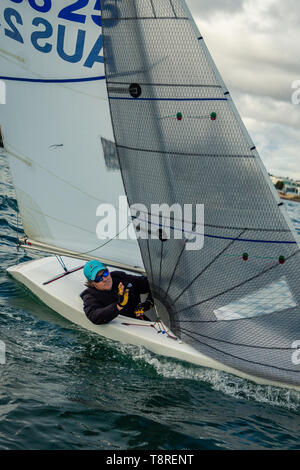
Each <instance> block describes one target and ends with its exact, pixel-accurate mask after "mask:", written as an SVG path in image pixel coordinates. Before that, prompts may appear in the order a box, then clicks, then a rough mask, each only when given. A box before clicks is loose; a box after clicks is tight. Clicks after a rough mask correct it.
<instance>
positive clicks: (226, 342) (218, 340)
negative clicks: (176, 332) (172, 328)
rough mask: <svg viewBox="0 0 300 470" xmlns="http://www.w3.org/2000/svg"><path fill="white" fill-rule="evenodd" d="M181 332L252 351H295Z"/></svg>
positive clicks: (193, 332) (188, 331) (183, 329)
mask: <svg viewBox="0 0 300 470" xmlns="http://www.w3.org/2000/svg"><path fill="white" fill-rule="evenodd" d="M181 331H183V332H187V333H191V334H194V335H196V336H201V337H202V338H206V339H210V340H212V341H216V342H217V343H224V344H231V345H232V346H239V347H244V348H253V349H256V348H257V349H267V350H278V351H293V350H295V348H291V347H289V348H288V347H287V348H283V347H278V346H272V347H271V346H259V345H258V346H255V345H254V344H243V343H233V342H232V341H226V340H224V339H217V338H213V337H211V336H207V335H203V334H201V333H196V332H195V331H190V330H186V329H185V328H181Z"/></svg>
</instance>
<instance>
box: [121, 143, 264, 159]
mask: <svg viewBox="0 0 300 470" xmlns="http://www.w3.org/2000/svg"><path fill="white" fill-rule="evenodd" d="M116 146H117V147H118V148H122V149H125V150H133V151H136V152H149V153H161V154H162V155H186V156H188V157H213V158H256V157H255V156H254V155H232V154H227V155H226V154H224V155H218V154H216V155H213V154H209V153H186V152H173V151H172V150H170V151H167V150H154V149H145V148H139V147H129V146H128V145H120V144H116Z"/></svg>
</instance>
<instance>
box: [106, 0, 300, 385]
mask: <svg viewBox="0 0 300 470" xmlns="http://www.w3.org/2000/svg"><path fill="white" fill-rule="evenodd" d="M102 8H103V18H102V22H103V39H104V57H105V62H106V64H105V67H106V76H107V88H108V95H109V103H110V109H111V115H112V121H113V129H114V135H115V141H116V144H117V152H118V157H119V162H120V167H121V171H122V176H123V181H124V185H125V189H126V193H127V196H128V200H129V203H130V204H134V203H143V204H145V205H146V206H147V208H150V206H151V204H162V203H166V204H169V205H170V206H171V205H172V204H174V203H179V204H181V205H183V204H204V206H205V235H204V247H203V249H201V250H198V251H188V250H186V249H185V244H186V241H187V240H185V241H184V240H174V239H171V240H168V241H161V240H160V239H156V240H153V239H150V240H140V241H139V243H140V248H141V252H142V257H143V261H144V265H145V267H146V270H147V273H148V276H149V279H150V282H151V287H152V290H153V293H154V295H155V298H156V299H157V300H158V301H159V303H161V304H163V305H164V306H165V307H166V308H167V310H168V312H169V314H170V322H171V327H172V329H173V330H174V331H175V332H176V333H177V334H178V335H180V337H181V338H182V339H183V340H184V341H186V342H187V343H189V344H191V345H192V346H194V347H195V348H196V349H197V350H198V351H200V352H202V353H203V354H205V355H207V356H209V357H212V358H213V359H216V360H218V361H220V362H222V363H224V364H226V365H228V366H231V367H233V368H235V369H238V370H240V371H243V372H245V373H248V374H252V375H256V376H260V377H264V378H268V379H271V380H276V381H279V382H285V383H290V384H298V385H299V384H300V367H299V365H296V364H295V361H293V357H294V356H293V353H294V352H295V350H294V349H293V346H292V345H293V343H294V341H296V340H300V307H299V301H300V286H299V277H300V269H299V247H298V245H297V242H296V234H295V232H294V230H293V229H292V227H291V223H290V222H289V220H288V218H287V215H286V213H285V210H284V208H283V207H282V205H281V204H280V200H279V198H278V197H277V195H276V192H275V190H274V188H273V187H272V185H271V183H270V182H269V178H268V175H267V173H266V170H265V168H264V167H263V165H262V162H261V160H260V157H259V155H258V153H257V151H256V149H255V147H254V145H253V143H252V141H251V139H250V137H249V135H248V133H247V131H246V129H245V127H244V125H243V123H242V121H241V119H240V118H239V115H238V113H237V111H236V108H235V107H234V104H233V102H232V99H231V97H230V94H229V92H228V90H227V88H226V87H225V85H224V82H223V81H222V79H221V77H220V75H219V73H218V71H217V69H216V67H215V65H214V63H213V61H212V59H211V57H210V55H209V53H208V51H207V48H206V46H205V43H204V40H203V38H202V37H201V35H200V33H199V32H198V30H197V28H196V27H195V24H194V22H193V20H192V18H191V16H190V13H189V11H188V9H187V7H186V5H185V3H184V2H183V1H180V0H139V1H135V0H119V1H111V0H103V1H102ZM149 210H150V209H149ZM194 222H195V221H194ZM194 227H195V224H194ZM150 228H151V227H150V226H149V229H150ZM162 228H163V227H162ZM173 238H174V237H173Z"/></svg>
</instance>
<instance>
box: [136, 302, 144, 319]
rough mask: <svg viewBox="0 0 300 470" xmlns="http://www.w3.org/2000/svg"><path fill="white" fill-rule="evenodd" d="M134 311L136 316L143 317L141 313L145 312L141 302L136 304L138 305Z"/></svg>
mask: <svg viewBox="0 0 300 470" xmlns="http://www.w3.org/2000/svg"><path fill="white" fill-rule="evenodd" d="M134 313H135V315H136V316H137V317H138V318H143V315H144V313H145V309H144V307H143V304H142V303H140V304H138V306H137V307H136V309H135V311H134Z"/></svg>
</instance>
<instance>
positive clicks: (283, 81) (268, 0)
mask: <svg viewBox="0 0 300 470" xmlns="http://www.w3.org/2000/svg"><path fill="white" fill-rule="evenodd" d="M187 4H188V6H189V7H190V9H191V11H192V14H193V16H194V18H195V21H196V23H197V25H198V27H199V29H200V31H201V34H202V35H203V36H204V39H205V41H206V44H207V46H208V48H209V50H210V52H211V54H212V56H213V59H214V60H215V62H216V65H217V67H218V69H219V71H220V73H221V75H222V77H223V79H224V81H225V83H226V85H227V86H228V89H229V90H230V92H231V95H232V96H233V98H234V100H235V102H236V104H237V107H238V109H239V111H240V114H241V116H242V118H243V120H244V122H247V123H248V124H250V129H248V130H249V131H250V133H251V134H252V137H253V138H254V141H255V143H256V145H257V147H258V149H259V151H260V155H261V157H262V159H263V161H264V163H265V165H266V167H267V169H268V171H269V172H271V173H275V172H276V171H277V172H278V171H279V172H280V171H281V172H282V171H283V172H284V173H283V174H284V175H285V176H287V173H286V172H287V171H289V172H290V174H289V176H291V177H293V176H295V174H297V175H298V176H297V177H300V158H299V157H300V141H299V137H298V134H297V130H298V129H299V128H300V105H298V106H297V105H295V104H292V93H293V92H294V91H295V90H293V89H292V83H293V82H294V81H295V80H300V28H299V24H300V2H299V0H285V1H284V2H282V0H232V1H231V0H228V1H225V0H222V1H221V0H220V1H218V0H215V1H211V0H209V1H208V0H188V1H187ZM263 133H265V134H263ZM274 142H275V144H274ZM260 144H261V148H260ZM274 145H275V147H274ZM272 152H275V153H272ZM271 155H273V156H274V158H273V159H272V158H271ZM280 162H281V163H280ZM275 174H276V173H275Z"/></svg>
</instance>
